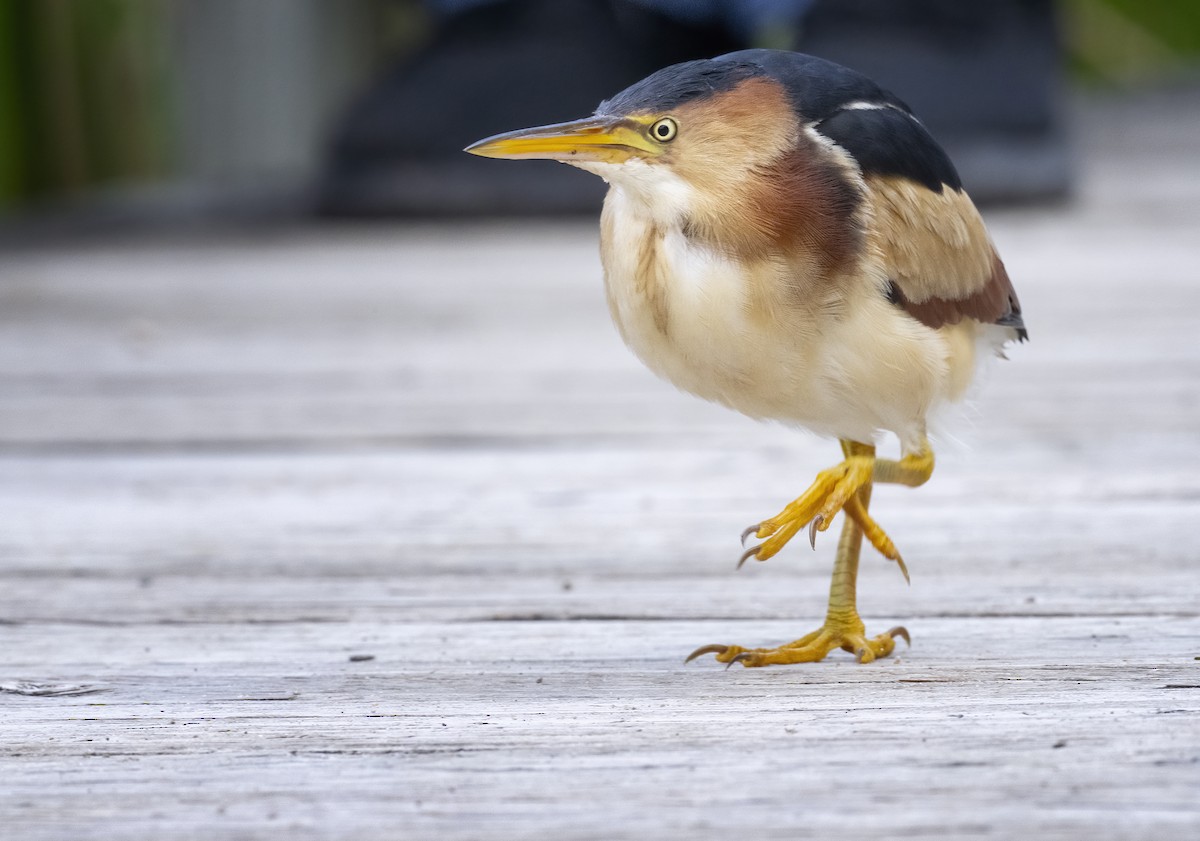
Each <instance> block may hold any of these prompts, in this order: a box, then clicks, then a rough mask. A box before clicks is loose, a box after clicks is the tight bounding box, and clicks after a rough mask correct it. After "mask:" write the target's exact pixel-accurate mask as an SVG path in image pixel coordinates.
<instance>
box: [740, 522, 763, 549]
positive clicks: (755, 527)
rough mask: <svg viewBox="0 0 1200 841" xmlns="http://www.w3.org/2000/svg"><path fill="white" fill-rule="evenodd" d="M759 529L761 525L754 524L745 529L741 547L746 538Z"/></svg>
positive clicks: (744, 543)
mask: <svg viewBox="0 0 1200 841" xmlns="http://www.w3.org/2000/svg"><path fill="white" fill-rule="evenodd" d="M759 528H761V524H760V523H755V524H754V525H752V526H749V527H747V528H746V530H745V531H744V532H742V545H743V546H745V545H746V538H747V537H749V536H750V535H752V534H754V533H755V532H756V531H758V530H759Z"/></svg>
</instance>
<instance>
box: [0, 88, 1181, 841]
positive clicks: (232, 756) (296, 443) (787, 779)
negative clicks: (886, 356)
mask: <svg viewBox="0 0 1200 841" xmlns="http://www.w3.org/2000/svg"><path fill="white" fill-rule="evenodd" d="M1195 114H1200V112H1197V111H1196V110H1195V109H1192V110H1187V109H1176V110H1174V111H1172V115H1173V119H1175V125H1176V127H1177V128H1179V130H1180V131H1184V130H1185V129H1186V132H1190V135H1189V136H1194V134H1195V130H1196V128H1198V127H1200V126H1197V125H1192V124H1194V123H1200V117H1197V116H1195ZM1189 115H1192V116H1189ZM1103 116H1104V120H1103V121H1100V122H1097V123H1095V126H1101V125H1102V126H1111V125H1121V126H1126V127H1127V129H1126V130H1127V131H1130V132H1133V131H1134V130H1135V129H1137V130H1140V131H1141V132H1142V134H1140V135H1137V136H1128V137H1127V136H1125V135H1118V134H1104V133H1103V132H1081V134H1082V135H1084V136H1085V139H1086V141H1087V143H1088V145H1087V146H1085V151H1086V153H1087V155H1086V157H1085V173H1086V174H1087V175H1088V177H1087V178H1086V179H1085V180H1084V182H1083V183H1084V189H1083V191H1082V194H1081V196H1080V198H1079V200H1078V202H1077V203H1076V204H1075V205H1073V206H1072V207H1070V208H1065V209H1054V210H1033V211H1023V212H1009V213H1001V214H990V215H989V220H988V221H989V225H990V227H991V229H992V231H993V233H994V236H995V239H996V240H997V243H998V245H999V247H1000V248H1001V250H1002V252H1003V253H1004V254H1005V256H1006V260H1007V262H1008V265H1009V269H1010V272H1011V274H1012V276H1013V278H1014V279H1015V281H1016V282H1017V284H1018V287H1019V288H1020V289H1021V294H1022V302H1023V304H1024V310H1025V313H1026V315H1027V323H1028V324H1029V326H1030V331H1031V333H1032V334H1033V336H1034V341H1033V342H1032V343H1030V344H1028V345H1025V346H1022V347H1020V348H1017V349H1014V351H1013V353H1012V356H1013V357H1014V358H1013V360H1012V361H1011V362H1008V363H1004V364H1001V365H997V366H996V367H995V369H994V370H993V371H992V373H991V377H990V382H989V384H988V387H987V389H986V390H985V391H984V392H983V393H982V394H981V396H980V397H979V399H978V400H977V401H976V403H975V408H974V409H973V411H971V412H970V413H969V414H970V417H969V418H968V419H967V422H966V423H965V425H959V426H957V427H956V430H957V433H956V434H957V435H958V437H960V438H962V439H964V440H965V441H966V444H962V445H954V444H951V443H948V442H944V443H943V445H942V446H941V448H940V449H939V463H938V468H937V471H936V473H935V475H934V478H933V480H932V481H931V482H930V483H929V484H928V485H927V486H925V487H923V488H920V489H918V490H915V491H911V490H907V489H897V488H880V489H879V490H878V492H877V493H876V497H875V502H874V505H873V509H872V510H873V513H875V515H876V516H877V517H878V518H879V520H880V522H881V523H882V524H883V525H884V526H885V527H886V528H888V529H889V531H890V532H891V533H892V535H893V537H894V538H895V539H896V542H897V544H898V545H899V546H900V547H901V549H902V550H903V552H904V555H905V558H906V560H907V561H908V564H909V567H910V569H911V570H912V573H913V584H912V586H911V587H906V586H905V585H904V583H903V580H902V579H901V577H900V576H899V574H898V573H897V572H896V570H895V569H894V568H893V567H892V566H890V565H888V564H886V563H884V562H883V561H882V560H880V559H878V558H876V557H872V556H866V559H865V562H864V568H863V574H862V580H861V585H860V589H861V604H862V608H863V613H864V615H865V617H866V619H867V621H868V626H869V628H879V629H882V628H886V627H888V626H890V625H893V624H898V623H900V622H903V623H905V624H906V625H907V626H908V627H909V629H910V630H911V631H912V633H913V643H914V644H913V647H912V648H911V649H909V650H901V651H900V652H899V655H898V656H897V657H895V658H893V659H890V660H887V661H882V662H880V663H877V664H874V665H872V666H867V667H860V666H858V665H857V664H855V663H853V662H852V660H851V659H850V658H849V656H848V655H841V654H837V655H833V656H831V658H830V659H829V660H828V661H826V662H825V663H822V664H817V665H814V666H811V667H796V668H786V669H773V670H761V671H748V670H742V669H733V670H730V671H724V670H723V669H721V668H719V667H717V666H715V665H714V664H713V663H712V662H711V661H709V662H696V663H692V664H688V665H686V666H685V665H684V664H683V663H682V657H683V655H684V654H685V653H687V652H688V651H690V650H691V649H692V648H693V647H695V646H697V645H700V644H703V643H709V642H737V643H752V644H770V643H776V642H780V641H783V640H786V639H790V638H793V637H795V636H798V635H799V634H800V633H802V632H804V631H806V630H809V629H810V628H811V627H812V626H813V625H815V623H816V622H818V621H819V619H820V617H821V614H822V610H823V599H824V595H825V591H826V587H827V574H828V568H829V565H830V562H831V558H832V550H833V546H832V543H833V541H832V539H829V540H825V541H823V542H819V543H818V547H817V551H816V552H815V553H814V552H812V551H811V550H809V549H808V548H807V546H800V545H796V546H793V547H789V548H788V549H787V550H785V552H783V553H782V554H781V555H780V556H779V557H778V558H775V559H772V560H771V561H770V562H768V563H766V564H761V565H759V564H751V565H749V566H748V567H747V568H746V569H743V570H742V571H741V572H737V573H735V571H734V562H735V560H736V558H737V555H738V554H739V547H738V544H737V540H736V536H737V534H738V533H739V532H740V531H741V529H742V528H743V527H744V526H745V525H747V524H748V523H750V522H754V521H756V520H758V519H761V518H762V517H764V516H766V515H768V514H771V513H774V512H775V511H776V510H777V509H778V508H779V507H780V506H781V505H782V504H783V503H784V502H786V501H787V500H788V499H790V498H791V497H793V496H794V495H795V494H796V493H798V492H799V491H800V490H801V489H802V488H803V486H804V485H805V484H807V481H808V480H809V479H810V478H811V475H812V473H813V471H815V470H817V469H819V468H821V467H824V466H827V465H828V464H830V463H831V462H832V461H833V460H834V458H835V453H836V450H837V448H836V446H834V445H831V444H830V443H828V442H822V441H817V440H814V439H811V438H807V437H805V436H803V435H801V434H798V433H795V432H792V431H789V430H786V429H783V428H779V427H769V426H759V425H756V424H753V423H751V422H749V421H746V420H744V419H742V418H740V417H738V416H736V415H733V414H732V413H728V412H725V411H722V410H720V409H717V408H715V407H711V406H707V405H703V404H700V403H697V402H695V401H694V400H692V399H690V398H687V397H685V396H683V395H680V394H677V393H675V392H674V391H673V390H672V389H671V388H670V387H669V386H667V385H664V384H662V383H659V382H656V381H655V380H654V379H653V378H652V377H651V376H650V375H649V374H647V373H646V372H644V371H643V370H642V369H641V368H640V367H639V366H638V364H637V363H636V361H634V360H633V359H632V358H631V357H630V356H629V355H628V354H627V353H626V352H625V351H624V349H623V348H621V347H620V344H619V341H618V340H617V338H616V336H615V334H614V331H613V330H612V328H611V326H610V325H609V324H608V321H607V312H606V308H605V305H604V300H603V292H602V289H601V286H600V279H599V266H598V260H597V257H596V254H595V248H596V243H595V240H596V234H595V231H594V228H593V227H592V226H591V225H585V226H576V225H548V224H538V225H534V224H530V225H519V226H506V225H475V226H469V227H459V226H449V225H447V226H445V227H435V226H399V225H396V226H388V227H379V228H365V229H340V228H322V229H316V230H305V231H298V232H295V233H292V234H287V235H279V236H274V237H271V238H262V239H250V238H239V237H215V238H212V239H205V240H199V241H182V242H173V243H164V244H155V243H149V244H147V243H129V244H121V243H113V244H108V245H95V246H77V247H69V248H62V249H56V250H26V251H23V252H19V253H10V254H6V255H3V256H0V515H2V518H3V519H2V522H3V529H2V530H0V826H2V827H3V831H2V832H0V834H2V835H3V836H4V837H6V838H7V837H11V838H19V839H22V841H43V840H46V839H55V840H56V841H57V839H71V840H72V841H79V839H117V841H123V839H153V840H154V841H173V839H191V838H200V837H203V838H247V839H248V838H261V837H264V836H267V835H272V836H279V837H284V838H288V839H325V838H329V839H342V838H356V839H396V838H405V839H425V838H428V839H435V838H436V839H473V840H474V839H512V838H555V839H617V838H722V839H724V838H728V837H730V836H731V835H737V836H740V837H745V838H754V839H775V838H778V839H798V838H814V839H828V838H831V837H838V838H846V839H848V838H889V839H890V838H930V839H934V838H936V839H950V838H954V839H960V838H1014V837H1021V836H1026V837H1036V838H1039V839H1042V838H1063V839H1078V838H1089V839H1125V838H1156V839H1173V838H1179V839H1185V838H1195V837H1197V836H1198V835H1200V805H1198V804H1200V797H1197V793H1198V792H1200V660H1198V659H1197V658H1200V607H1198V606H1200V577H1198V571H1200V549H1198V548H1197V545H1196V542H1195V533H1196V524H1197V523H1198V522H1200V446H1198V444H1200V437H1198V433H1197V430H1200V342H1197V340H1196V336H1197V335H1200V283H1197V282H1196V279H1197V278H1196V271H1195V267H1196V266H1197V265H1198V263H1197V259H1198V258H1200V250H1198V248H1197V244H1196V238H1195V226H1196V224H1197V222H1198V221H1200V213H1198V211H1197V207H1200V184H1198V183H1197V182H1195V181H1194V180H1192V181H1187V180H1186V179H1180V178H1179V177H1178V172H1180V171H1183V169H1186V167H1188V166H1191V164H1190V163H1189V161H1190V157H1189V156H1190V155H1191V151H1190V149H1191V146H1190V145H1189V144H1187V143H1176V142H1175V140H1174V139H1173V138H1174V135H1172V134H1170V133H1169V132H1166V131H1165V130H1163V129H1162V127H1161V125H1160V123H1159V122H1156V121H1153V120H1123V119H1118V117H1119V116H1120V115H1119V114H1117V115H1114V114H1112V113H1108V112H1105V113H1104V115H1103ZM1085 117H1086V115H1085ZM1087 119H1093V120H1099V118H1098V117H1095V116H1092V117H1087ZM1188 121H1190V123H1188V126H1190V127H1188V126H1183V125H1182V124H1183V123H1185V122H1188ZM1087 125H1090V124H1085V127H1086V126H1087ZM1181 168H1183V169H1181ZM1132 289H1136V294H1130V292H1131V290H1132ZM885 449H886V448H885ZM363 657H371V658H373V659H362V658H363ZM351 658H358V659H356V660H352V659H351ZM85 691H86V693H87V694H82V693H84V692H85ZM72 692H75V693H77V694H72Z"/></svg>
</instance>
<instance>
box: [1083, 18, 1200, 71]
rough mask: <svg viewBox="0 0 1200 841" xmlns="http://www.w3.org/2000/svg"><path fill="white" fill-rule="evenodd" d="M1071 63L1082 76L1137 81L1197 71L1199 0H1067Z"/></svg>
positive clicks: (1199, 60) (1199, 62) (1199, 32)
mask: <svg viewBox="0 0 1200 841" xmlns="http://www.w3.org/2000/svg"><path fill="white" fill-rule="evenodd" d="M1063 5H1064V9H1065V13H1066V14H1065V20H1066V28H1067V40H1068V48H1069V51H1070V57H1071V63H1072V65H1073V67H1074V69H1075V70H1076V72H1077V74H1078V75H1079V76H1081V77H1082V78H1084V79H1086V80H1089V81H1093V82H1099V83H1102V84H1117V85H1131V84H1137V83H1144V82H1151V81H1154V80H1156V79H1161V78H1163V77H1166V76H1170V75H1176V74H1184V73H1189V72H1195V69H1196V67H1197V66H1198V65H1200V2H1197V0H1067V2H1065V3H1064V4H1063Z"/></svg>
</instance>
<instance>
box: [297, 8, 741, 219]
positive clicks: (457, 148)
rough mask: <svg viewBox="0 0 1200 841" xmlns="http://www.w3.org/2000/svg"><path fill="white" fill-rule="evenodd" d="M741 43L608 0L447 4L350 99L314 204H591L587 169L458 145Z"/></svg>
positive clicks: (355, 210) (394, 210) (564, 113)
mask: <svg viewBox="0 0 1200 841" xmlns="http://www.w3.org/2000/svg"><path fill="white" fill-rule="evenodd" d="M736 48H737V44H736V42H735V41H733V40H732V39H730V38H729V37H728V36H726V35H725V34H724V31H723V30H721V29H719V28H716V27H713V28H706V27H702V26H696V25H689V24H685V23H680V22H676V21H674V20H672V19H670V18H668V17H665V16H663V15H659V14H656V13H654V12H652V11H649V10H647V9H645V8H643V7H640V6H637V5H634V4H631V3H626V2H609V0H512V2H500V3H488V4H485V5H481V6H476V7H473V8H470V9H468V10H467V11H464V12H461V13H458V14H455V15H452V16H449V17H447V18H446V19H445V20H444V21H443V22H442V25H441V26H440V27H439V28H438V30H437V33H436V35H435V38H434V40H433V42H432V43H431V44H430V45H429V46H428V47H427V48H426V49H424V50H423V51H422V52H420V53H419V54H418V55H417V56H416V57H415V58H412V59H405V60H402V61H399V62H397V63H395V64H393V65H392V66H391V67H390V68H389V69H388V70H387V71H386V72H385V73H383V74H382V75H381V76H380V77H379V78H378V79H377V80H376V81H375V82H374V83H373V84H372V85H371V86H370V88H369V89H368V90H367V91H366V92H365V93H364V94H363V95H362V96H360V97H359V98H358V99H357V101H355V102H354V104H353V105H352V106H351V107H350V109H349V111H348V113H347V115H346V117H345V119H344V120H343V121H342V122H341V123H340V124H339V126H338V127H337V129H336V132H335V138H334V141H333V144H332V150H331V153H330V156H329V160H328V165H327V168H326V170H325V172H324V173H323V175H322V177H321V180H320V185H319V188H318V195H319V198H318V202H319V205H320V209H321V211H322V212H324V213H327V214H337V215H381V214H408V215H445V214H478V213H482V214H494V213H508V214H513V213H538V214H551V213H559V212H563V211H582V210H593V209H595V208H598V207H599V205H600V200H601V198H602V197H603V195H604V186H603V184H602V183H599V182H597V181H596V179H595V178H594V177H591V176H588V175H586V174H585V173H581V172H577V171H575V170H573V169H571V168H569V167H564V166H556V167H549V166H547V167H537V168H536V169H532V170H531V169H529V168H527V167H514V168H512V170H509V168H507V167H504V168H502V167H493V166H489V165H488V163H487V162H486V161H482V160H479V159H477V158H471V157H470V156H468V155H464V154H462V152H461V150H462V148H463V147H464V146H466V145H467V144H468V143H471V142H473V141H475V140H478V139H479V138H480V137H483V136H485V135H489V134H496V133H498V132H501V131H505V130H507V129H511V128H513V127H514V126H523V125H534V124H536V123H542V122H553V121H555V120H556V119H562V120H568V119H573V118H575V117H577V116H579V115H580V114H588V113H591V111H592V110H593V109H594V108H595V107H596V104H597V103H599V102H600V100H602V99H604V98H605V97H607V96H609V95H611V94H613V93H615V92H616V91H618V90H620V89H621V88H624V87H626V86H628V85H630V84H632V83H633V82H636V81H637V80H638V79H640V78H642V77H643V76H646V75H649V74H650V73H652V72H653V71H655V70H657V69H658V68H659V67H662V66H663V65H666V64H673V63H675V62H680V61H687V60H689V59H693V58H703V57H707V56H711V55H716V54H719V53H722V52H728V51H729V50H732V49H736ZM498 170H504V171H498ZM514 170H515V171H514Z"/></svg>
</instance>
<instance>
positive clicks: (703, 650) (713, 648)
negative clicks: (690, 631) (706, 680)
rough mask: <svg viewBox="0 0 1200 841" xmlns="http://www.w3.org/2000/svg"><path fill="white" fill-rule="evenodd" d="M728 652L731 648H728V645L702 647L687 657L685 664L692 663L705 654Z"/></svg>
mask: <svg viewBox="0 0 1200 841" xmlns="http://www.w3.org/2000/svg"><path fill="white" fill-rule="evenodd" d="M728 650H729V646H727V645H702V646H700V647H699V648H697V649H696V650H695V651H693V652H692V653H691V654H689V655H688V656H687V659H686V660H684V661H683V662H685V663H690V662H692V661H693V660H695V659H696V658H697V657H700V656H702V655H704V654H724V653H725V652H726V651H728Z"/></svg>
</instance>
